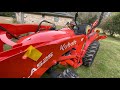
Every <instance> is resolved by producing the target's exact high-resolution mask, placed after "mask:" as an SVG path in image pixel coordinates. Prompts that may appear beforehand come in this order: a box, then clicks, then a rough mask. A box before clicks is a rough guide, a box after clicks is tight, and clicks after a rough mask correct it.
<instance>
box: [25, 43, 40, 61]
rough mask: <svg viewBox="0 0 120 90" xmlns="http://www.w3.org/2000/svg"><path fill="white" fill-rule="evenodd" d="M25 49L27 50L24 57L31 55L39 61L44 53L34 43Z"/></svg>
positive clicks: (31, 57) (30, 56)
mask: <svg viewBox="0 0 120 90" xmlns="http://www.w3.org/2000/svg"><path fill="white" fill-rule="evenodd" d="M25 51H27V52H26V53H25V54H24V56H23V58H27V57H29V58H30V59H32V60H34V61H37V60H38V59H39V58H40V57H41V56H42V53H41V52H40V51H39V50H37V49H36V48H35V47H33V46H32V45H31V46H29V47H28V48H27V49H26V50H25Z"/></svg>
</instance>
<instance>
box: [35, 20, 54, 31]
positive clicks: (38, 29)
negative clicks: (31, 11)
mask: <svg viewBox="0 0 120 90" xmlns="http://www.w3.org/2000/svg"><path fill="white" fill-rule="evenodd" d="M43 22H46V23H50V24H52V25H53V26H52V28H51V30H55V29H56V25H55V24H54V23H51V22H49V21H47V20H43V21H41V22H40V23H39V25H38V28H37V30H36V32H38V31H40V27H41V25H42V23H43Z"/></svg>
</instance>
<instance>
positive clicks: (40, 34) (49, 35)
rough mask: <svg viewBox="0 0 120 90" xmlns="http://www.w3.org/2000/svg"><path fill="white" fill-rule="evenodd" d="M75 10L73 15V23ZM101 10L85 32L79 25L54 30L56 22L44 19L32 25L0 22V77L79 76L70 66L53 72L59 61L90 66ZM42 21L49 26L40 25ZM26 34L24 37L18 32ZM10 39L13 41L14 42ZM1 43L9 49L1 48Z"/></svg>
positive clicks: (60, 62)
mask: <svg viewBox="0 0 120 90" xmlns="http://www.w3.org/2000/svg"><path fill="white" fill-rule="evenodd" d="M77 16H78V13H76V15H75V23H76V18H77ZM102 17H103V13H102V14H101V16H100V18H99V19H97V20H96V21H95V22H94V23H93V24H92V26H91V28H90V29H89V30H88V32H86V30H85V29H86V27H84V28H81V27H83V26H82V25H80V26H78V25H77V23H76V27H77V29H70V28H69V27H66V28H62V29H59V30H58V29H56V26H55V24H53V23H51V22H49V21H46V20H43V21H42V22H40V24H39V25H34V24H2V23H1V24H0V78H40V77H42V76H43V75H44V73H48V74H50V75H51V77H54V78H78V75H77V74H76V73H75V72H74V71H73V70H72V69H70V68H68V69H65V70H64V71H63V72H61V73H57V74H56V73H54V71H53V69H52V68H53V67H54V66H56V65H58V64H60V65H63V66H66V65H69V66H72V67H73V68H78V67H80V66H81V65H85V66H88V67H89V66H91V65H92V63H93V61H94V58H95V56H96V53H97V51H98V49H99V46H100V43H99V40H100V39H105V38H106V35H105V36H100V34H99V32H100V31H99V30H95V28H96V27H97V26H98V25H99V23H100V21H101V19H102ZM43 22H46V23H50V25H42V23H43ZM25 33H27V35H26V36H21V34H25ZM13 38H14V39H16V41H13ZM4 44H7V45H9V46H11V47H12V48H11V49H9V50H6V51H4Z"/></svg>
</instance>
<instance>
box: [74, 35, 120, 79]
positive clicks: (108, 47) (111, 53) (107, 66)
mask: <svg viewBox="0 0 120 90" xmlns="http://www.w3.org/2000/svg"><path fill="white" fill-rule="evenodd" d="M100 44H101V46H100V48H99V51H98V53H97V55H96V57H95V60H94V63H93V65H92V66H91V67H85V66H80V67H79V68H77V69H75V71H76V72H77V73H78V74H79V76H80V78H120V38H119V39H116V38H112V37H108V38H107V39H104V40H101V41H100Z"/></svg>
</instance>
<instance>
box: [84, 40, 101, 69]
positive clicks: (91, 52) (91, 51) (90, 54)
mask: <svg viewBox="0 0 120 90" xmlns="http://www.w3.org/2000/svg"><path fill="white" fill-rule="evenodd" d="M99 46H100V43H99V41H94V42H93V43H92V44H90V46H89V47H88V50H87V52H86V54H85V56H84V57H83V65H84V66H87V67H90V66H91V65H92V63H93V61H94V58H95V56H96V54H97V52H98V50H99Z"/></svg>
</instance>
